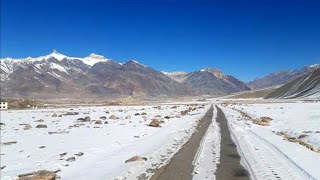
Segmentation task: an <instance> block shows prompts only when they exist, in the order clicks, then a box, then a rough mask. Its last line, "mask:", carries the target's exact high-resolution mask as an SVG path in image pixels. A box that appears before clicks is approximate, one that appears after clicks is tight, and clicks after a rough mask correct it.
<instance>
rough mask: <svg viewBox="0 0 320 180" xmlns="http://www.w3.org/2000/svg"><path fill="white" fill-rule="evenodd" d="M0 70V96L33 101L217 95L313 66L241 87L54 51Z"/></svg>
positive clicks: (203, 74) (209, 76)
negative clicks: (37, 99) (29, 98)
mask: <svg viewBox="0 0 320 180" xmlns="http://www.w3.org/2000/svg"><path fill="white" fill-rule="evenodd" d="M0 65H1V66H0V82H1V97H36V98H83V97H121V96H123V97H127V96H138V97H153V96H154V97H158V96H163V97H176V96H190V95H191V96H197V95H213V96H221V95H227V94H230V93H234V92H241V91H247V90H250V88H249V87H251V88H262V87H268V86H272V85H278V84H283V83H287V82H289V81H290V80H292V79H294V78H296V77H299V76H301V75H304V74H306V73H307V72H311V71H312V70H313V69H315V68H316V67H319V65H314V66H308V67H305V68H302V69H300V70H295V71H283V72H279V73H273V74H270V75H268V76H266V77H263V78H258V79H256V80H255V81H252V82H249V83H247V84H246V83H245V82H242V81H240V80H239V79H237V78H235V77H233V76H231V75H227V74H224V73H223V72H222V71H220V70H218V69H214V68H205V69H202V70H198V71H194V72H190V73H185V72H160V71H158V70H155V69H153V68H151V67H148V66H146V65H144V64H141V63H139V62H137V61H133V60H130V61H127V62H125V63H119V62H117V61H114V60H111V59H108V58H105V57H104V56H101V55H97V54H90V55H89V56H87V57H84V58H79V57H68V56H66V55H63V54H61V53H59V52H57V51H55V50H54V51H53V52H52V53H51V54H48V55H45V56H40V57H35V58H32V57H28V58H21V59H13V58H3V59H0Z"/></svg>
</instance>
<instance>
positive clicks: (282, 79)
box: [247, 64, 320, 89]
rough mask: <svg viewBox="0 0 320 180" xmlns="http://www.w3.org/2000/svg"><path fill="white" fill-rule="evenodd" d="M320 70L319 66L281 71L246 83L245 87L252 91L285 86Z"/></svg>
mask: <svg viewBox="0 0 320 180" xmlns="http://www.w3.org/2000/svg"><path fill="white" fill-rule="evenodd" d="M318 68H320V65H319V64H315V65H311V66H305V67H303V68H300V69H296V70H291V71H290V70H283V71H279V72H275V73H271V74H268V75H266V76H264V77H261V78H256V79H255V80H253V81H251V82H248V83H247V85H248V86H249V87H250V88H252V89H263V88H267V87H272V86H277V85H282V84H286V83H288V82H290V81H293V80H294V79H296V78H298V77H300V76H303V75H306V74H309V73H311V72H313V71H314V70H316V69H318Z"/></svg>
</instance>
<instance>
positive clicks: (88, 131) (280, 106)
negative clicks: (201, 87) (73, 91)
mask: <svg viewBox="0 0 320 180" xmlns="http://www.w3.org/2000/svg"><path fill="white" fill-rule="evenodd" d="M212 105H213V110H212V109H210V107H211V106H212ZM220 109H221V110H220ZM210 111H211V115H208V113H210ZM212 113H213V115H212ZM71 114H75V115H71ZM0 115H1V116H0V118H1V123H3V124H2V125H1V168H2V170H1V179H13V178H16V177H17V175H18V174H23V173H28V172H32V171H35V170H40V169H47V170H52V171H55V170H58V169H59V170H61V171H60V172H58V175H59V176H61V178H62V179H119V180H120V179H149V178H151V177H152V175H154V174H159V172H160V171H161V172H166V170H163V168H164V169H165V168H168V167H170V169H171V170H172V169H173V170H176V171H178V169H179V168H188V171H187V172H188V173H190V176H188V177H191V178H192V179H194V180H201V179H223V178H225V177H237V179H247V178H248V176H250V178H251V179H288V180H291V179H320V172H319V170H318V168H319V167H320V151H319V150H320V103H319V102H318V103H314V102H308V103H303V102H290V103H283V102H281V103H277V102H272V103H270V102H267V103H266V102H252V101H251V102H250V103H248V102H246V101H230V100H228V101H224V100H219V101H218V100H212V101H211V102H201V103H200V102H198V103H197V104H195V103H194V102H190V103H171V104H157V105H154V106H105V107H85V108H82V107H80V108H73V109H70V108H64V109H38V110H9V111H2V112H1V114H0ZM56 115H57V116H56ZM59 116H60V117H59ZM86 116H89V117H90V120H88V118H87V119H85V117H86ZM79 118H80V119H79ZM206 118H207V120H205V119H206ZM208 118H211V119H208ZM153 119H159V121H160V122H161V123H160V126H161V127H151V126H148V125H149V123H150V122H151V121H152V120H153ZM87 120H88V121H87ZM204 120H205V121H204ZM203 122H207V123H205V124H203ZM39 124H41V125H46V126H47V127H46V128H36V126H37V125H39ZM199 128H201V130H199ZM206 129H207V130H206ZM220 132H221V133H220ZM199 133H200V134H199ZM197 134H198V135H197ZM194 136H196V137H194ZM228 136H229V137H228ZM190 141H193V142H190ZM188 144H190V145H188ZM199 144H200V145H199ZM183 151H185V152H183ZM181 152H182V156H181V157H186V156H184V155H186V154H188V153H190V155H188V156H190V157H186V158H185V160H187V159H189V160H190V161H184V162H185V163H184V164H183V162H181V163H180V164H179V161H181V160H179V154H181ZM134 156H140V157H142V158H138V160H139V161H135V162H128V163H125V161H126V160H128V159H130V158H131V157H134ZM175 159H178V160H177V161H176V162H175ZM183 159H184V158H183ZM239 162H240V163H239ZM174 163H178V164H174ZM181 165H182V166H181ZM190 167H191V169H193V170H192V171H190ZM230 167H233V168H234V170H232V168H230ZM221 169H222V170H221ZM229 169H230V171H226V170H229ZM184 170H185V169H184ZM168 172H169V171H168ZM170 173H171V172H169V173H168V174H169V175H170ZM160 174H162V173H160ZM172 174H173V175H175V174H176V175H177V177H178V176H179V173H171V175H172ZM154 177H155V176H154ZM154 177H153V178H154ZM163 177H165V175H163ZM177 177H176V178H175V179H179V178H177ZM179 177H180V179H181V177H182V176H179ZM154 179H158V178H154Z"/></svg>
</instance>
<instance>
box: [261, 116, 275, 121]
mask: <svg viewBox="0 0 320 180" xmlns="http://www.w3.org/2000/svg"><path fill="white" fill-rule="evenodd" d="M260 119H261V121H262V122H270V121H272V120H273V119H272V118H270V117H260Z"/></svg>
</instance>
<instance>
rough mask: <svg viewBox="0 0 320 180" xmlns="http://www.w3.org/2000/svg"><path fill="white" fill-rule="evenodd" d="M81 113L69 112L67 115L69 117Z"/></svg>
mask: <svg viewBox="0 0 320 180" xmlns="http://www.w3.org/2000/svg"><path fill="white" fill-rule="evenodd" d="M78 114H79V113H78V112H67V113H66V114H65V115H66V116H68V115H78Z"/></svg>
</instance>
